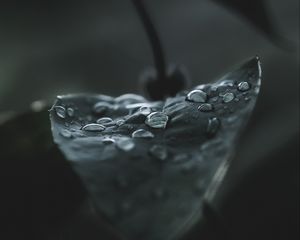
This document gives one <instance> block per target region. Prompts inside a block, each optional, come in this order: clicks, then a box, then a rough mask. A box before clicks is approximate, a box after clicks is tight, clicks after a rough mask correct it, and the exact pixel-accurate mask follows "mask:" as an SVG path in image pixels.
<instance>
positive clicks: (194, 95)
mask: <svg viewBox="0 0 300 240" xmlns="http://www.w3.org/2000/svg"><path fill="white" fill-rule="evenodd" d="M186 100H188V101H191V102H198V103H205V102H206V100H207V94H206V93H205V92H204V91H202V90H199V89H197V90H193V91H191V92H189V93H188V94H187V97H186Z"/></svg>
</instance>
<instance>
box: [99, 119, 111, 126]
mask: <svg viewBox="0 0 300 240" xmlns="http://www.w3.org/2000/svg"><path fill="white" fill-rule="evenodd" d="M97 123H98V124H102V125H110V124H112V123H113V120H112V119H111V118H109V117H103V118H99V119H98V120H97Z"/></svg>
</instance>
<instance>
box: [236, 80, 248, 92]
mask: <svg viewBox="0 0 300 240" xmlns="http://www.w3.org/2000/svg"><path fill="white" fill-rule="evenodd" d="M249 89H250V85H249V83H248V82H240V83H239V84H238V90H239V91H241V92H244V91H248V90H249Z"/></svg>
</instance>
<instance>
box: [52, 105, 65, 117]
mask: <svg viewBox="0 0 300 240" xmlns="http://www.w3.org/2000/svg"><path fill="white" fill-rule="evenodd" d="M54 110H55V112H56V115H57V116H58V117H60V118H63V119H65V118H66V109H65V108H64V107H62V106H55V107H54Z"/></svg>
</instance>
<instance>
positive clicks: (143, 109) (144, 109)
mask: <svg viewBox="0 0 300 240" xmlns="http://www.w3.org/2000/svg"><path fill="white" fill-rule="evenodd" d="M139 112H140V113H141V114H143V115H145V116H148V115H149V114H150V113H151V108H150V107H146V106H142V107H140V109H139Z"/></svg>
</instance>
